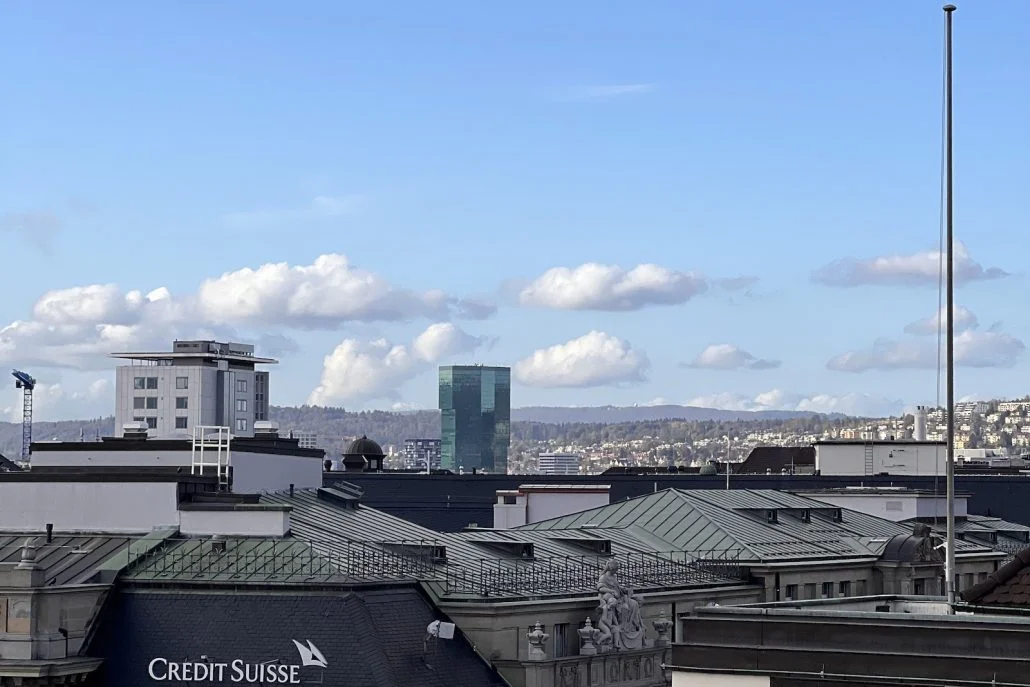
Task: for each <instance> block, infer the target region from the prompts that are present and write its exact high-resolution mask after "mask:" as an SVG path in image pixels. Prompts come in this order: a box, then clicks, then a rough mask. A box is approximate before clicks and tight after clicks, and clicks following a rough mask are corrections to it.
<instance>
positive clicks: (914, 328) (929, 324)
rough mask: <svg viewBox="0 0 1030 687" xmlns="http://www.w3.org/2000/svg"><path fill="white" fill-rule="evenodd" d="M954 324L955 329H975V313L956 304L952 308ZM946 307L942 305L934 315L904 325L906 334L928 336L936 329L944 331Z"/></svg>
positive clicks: (977, 322)
mask: <svg viewBox="0 0 1030 687" xmlns="http://www.w3.org/2000/svg"><path fill="white" fill-rule="evenodd" d="M954 313H955V317H954V325H955V331H956V332H961V331H964V330H966V329H976V327H977V325H978V324H979V321H978V320H977V318H976V315H974V314H973V313H972V311H970V310H967V309H966V308H963V307H962V306H961V305H956V306H955V308H954ZM947 314H948V308H947V307H946V306H945V307H942V308H941V309H940V310H939V311H938V312H937V314H936V315H930V316H929V317H926V318H923V319H921V320H916V321H915V322H911V323H909V324H908V325H906V326H905V333H906V334H914V335H916V336H929V335H933V334H936V333H937V332H938V331H941V332H942V333H943V332H944V329H943V327H944V324H946V323H945V320H946V319H947V317H946V316H947Z"/></svg>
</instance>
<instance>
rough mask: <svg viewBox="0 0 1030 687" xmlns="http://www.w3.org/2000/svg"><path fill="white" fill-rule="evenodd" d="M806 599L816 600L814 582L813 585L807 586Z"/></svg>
mask: <svg viewBox="0 0 1030 687" xmlns="http://www.w3.org/2000/svg"><path fill="white" fill-rule="evenodd" d="M805 598H806V599H814V598H815V583H814V582H813V583H811V584H806V585H805Z"/></svg>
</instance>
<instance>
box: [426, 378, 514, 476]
mask: <svg viewBox="0 0 1030 687" xmlns="http://www.w3.org/2000/svg"><path fill="white" fill-rule="evenodd" d="M440 437H441V439H440V463H441V467H443V468H445V469H449V470H469V471H471V470H486V471H488V472H501V473H503V472H507V471H508V444H509V442H510V440H511V369H510V368H507V367H483V366H480V365H447V366H444V367H441V368H440Z"/></svg>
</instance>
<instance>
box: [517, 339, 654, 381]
mask: <svg viewBox="0 0 1030 687" xmlns="http://www.w3.org/2000/svg"><path fill="white" fill-rule="evenodd" d="M648 367H649V363H648V360H647V355H646V354H644V353H643V352H642V351H636V350H633V348H632V347H631V346H630V344H629V342H628V341H624V340H622V339H619V338H616V337H614V336H611V335H610V334H606V333H604V332H599V331H592V332H590V333H588V334H585V335H583V336H581V337H579V338H578V339H572V340H571V341H567V342H565V343H563V344H557V345H554V346H551V347H550V348H543V349H540V350H537V351H535V352H534V353H533V354H532V355H530V356H529V357H528V358H524V359H523V360H520V361H519V362H517V363H516V364H515V369H514V372H515V378H516V379H517V380H518V381H519V382H521V383H522V384H525V385H526V386H535V387H545V388H559V387H592V386H604V385H609V384H619V383H623V382H639V381H644V380H645V379H646V376H647V370H648Z"/></svg>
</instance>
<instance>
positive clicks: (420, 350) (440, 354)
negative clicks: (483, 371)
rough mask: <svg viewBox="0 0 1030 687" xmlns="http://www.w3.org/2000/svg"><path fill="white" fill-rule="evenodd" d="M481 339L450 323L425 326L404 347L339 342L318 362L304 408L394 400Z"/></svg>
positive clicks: (471, 348) (387, 344) (373, 343)
mask: <svg viewBox="0 0 1030 687" xmlns="http://www.w3.org/2000/svg"><path fill="white" fill-rule="evenodd" d="M483 341H484V340H483V339H481V338H480V337H476V336H471V335H470V334H467V333H465V332H464V331H462V330H461V329H459V328H458V327H457V326H455V325H454V324H452V323H450V322H441V323H436V324H433V325H430V326H429V328H427V329H426V330H425V331H424V332H422V333H421V334H419V335H418V336H417V337H415V339H414V340H413V341H412V342H411V343H409V344H393V343H390V342H389V341H387V340H386V339H377V340H375V341H359V340H357V339H345V340H343V341H342V342H340V345H338V346H337V347H336V348H335V349H334V350H333V351H332V353H330V354H329V355H327V356H326V357H325V359H324V360H323V361H322V377H321V381H320V382H319V384H318V386H317V387H316V388H315V389H314V390H313V391H312V392H311V394H310V395H309V396H308V405H315V406H331V405H339V404H343V403H356V404H361V403H364V402H367V401H373V400H378V399H387V400H398V395H397V388H398V387H399V386H400V385H401V384H403V383H404V382H406V381H408V380H409V379H411V378H412V377H414V376H415V375H417V374H418V373H420V372H422V371H423V370H425V369H427V368H429V367H431V366H432V365H434V364H436V363H438V362H440V361H441V360H443V359H444V358H447V357H450V356H453V355H457V354H460V353H467V352H469V351H472V350H474V349H476V348H477V347H478V346H479V345H480V344H481V343H483Z"/></svg>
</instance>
